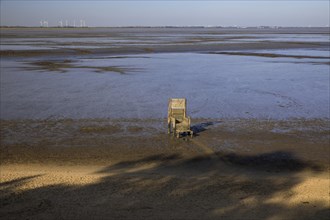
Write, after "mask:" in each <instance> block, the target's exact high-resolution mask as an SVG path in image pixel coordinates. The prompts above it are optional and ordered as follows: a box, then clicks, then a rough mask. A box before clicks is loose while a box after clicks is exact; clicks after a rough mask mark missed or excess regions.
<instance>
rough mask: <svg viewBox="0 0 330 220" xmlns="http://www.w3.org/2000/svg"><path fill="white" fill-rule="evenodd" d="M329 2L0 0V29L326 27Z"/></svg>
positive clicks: (282, 0)
mask: <svg viewBox="0 0 330 220" xmlns="http://www.w3.org/2000/svg"><path fill="white" fill-rule="evenodd" d="M329 4H330V3H329V1H327V0H324V1H321V0H320V1H312V0H311V1H292V0H291V1H285V0H281V1H266V0H265V1H262V0H259V1H247V0H245V1H173V0H172V1H30V0H27V1H17V0H11V1H10V0H5V1H3V0H1V8H0V12H1V15H0V16H1V17H0V18H1V25H22V26H39V23H40V20H43V19H44V20H47V21H48V22H49V25H50V26H55V25H58V24H59V23H58V22H59V21H60V20H63V21H65V20H68V22H69V23H70V24H73V21H74V20H75V21H76V23H78V21H79V20H81V19H83V20H85V21H86V24H87V25H88V26H135V25H141V26H163V25H178V26H186V25H220V26H233V25H238V26H259V25H270V26H276V25H278V26H322V27H323V26H327V25H329V19H330V18H329V10H330V9H329Z"/></svg>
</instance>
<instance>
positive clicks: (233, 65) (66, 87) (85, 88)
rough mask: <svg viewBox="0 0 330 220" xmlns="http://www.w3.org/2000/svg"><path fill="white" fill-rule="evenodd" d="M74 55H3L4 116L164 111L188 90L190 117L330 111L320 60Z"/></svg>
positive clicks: (158, 114) (324, 114)
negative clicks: (47, 63) (37, 61)
mask: <svg viewBox="0 0 330 220" xmlns="http://www.w3.org/2000/svg"><path fill="white" fill-rule="evenodd" d="M268 52H270V51H267V53H268ZM274 52H278V53H283V51H274ZM284 52H286V53H287V54H307V55H315V54H318V55H321V54H322V55H324V51H315V50H314V51H312V50H302V49H299V50H286V51H284ZM310 53H311V54H310ZM95 58H97V59H95ZM56 59H57V60H60V59H61V58H56ZM26 61H27V60H26ZM73 61H76V62H73V65H75V66H76V67H77V68H69V69H66V71H67V72H65V73H60V72H57V71H49V70H43V69H40V70H38V69H34V70H27V69H26V67H31V65H30V64H27V62H25V61H24V62H23V61H21V60H9V59H8V60H2V61H1V107H0V108H1V119H17V118H32V119H46V118H163V117H167V101H168V98H170V97H186V98H187V99H188V114H189V115H190V116H192V117H193V118H196V117H203V118H263V119H264V118H273V119H286V118H300V117H303V118H329V91H330V89H329V65H325V64H323V65H315V64H313V62H314V63H315V62H324V60H320V59H299V62H300V63H295V62H296V61H297V59H295V58H264V57H254V56H230V55H219V54H198V53H164V54H145V55H127V56H124V57H116V56H113V57H109V56H106V57H100V56H98V57H95V56H90V57H89V58H75V59H73ZM79 66H84V67H86V66H88V67H90V68H79ZM93 66H95V67H100V66H116V67H123V68H128V69H127V70H126V72H125V74H119V73H115V72H104V73H96V72H95V70H94V69H93V68H92V67H93Z"/></svg>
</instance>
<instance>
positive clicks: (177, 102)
mask: <svg viewBox="0 0 330 220" xmlns="http://www.w3.org/2000/svg"><path fill="white" fill-rule="evenodd" d="M186 107H187V100H186V99H185V98H175V99H169V101H168V116H169V117H174V118H176V119H183V118H185V117H186Z"/></svg>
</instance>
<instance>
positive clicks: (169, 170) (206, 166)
mask: <svg viewBox="0 0 330 220" xmlns="http://www.w3.org/2000/svg"><path fill="white" fill-rule="evenodd" d="M193 130H194V131H195V133H196V136H195V137H194V138H193V139H191V138H188V137H187V138H181V139H176V138H174V137H172V136H171V135H168V134H167V133H166V124H165V120H162V119H159V120H157V119H152V120H151V119H150V120H140V119H136V120H135V119H130V120H128V119H127V120H124V119H122V120H120V119H118V120H110V119H86V120H85V119H81V120H69V119H63V120H57V121H54V120H50V121H49V120H43V121H41V120H39V121H37V120H14V121H8V120H6V121H5V120H2V121H1V161H2V164H1V184H0V186H1V188H0V189H1V209H0V216H1V218H3V219H20V218H21V217H22V216H24V218H26V219H90V218H95V219H221V218H226V219H297V218H299V219H327V218H328V216H329V208H330V204H329V155H330V154H329V121H328V120H302V119H296V120H285V121H271V120H254V119H251V120H248V119H244V120H243V119H241V120H238V119H237V120H221V119H195V121H193Z"/></svg>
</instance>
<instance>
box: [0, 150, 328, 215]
mask: <svg viewBox="0 0 330 220" xmlns="http://www.w3.org/2000/svg"><path fill="white" fill-rule="evenodd" d="M305 170H309V171H310V172H313V173H315V174H317V173H319V172H321V171H322V167H321V166H319V165H316V164H314V163H312V162H308V161H302V160H300V159H298V158H296V157H295V156H294V154H292V153H290V152H285V151H276V152H271V153H266V154H257V155H252V156H251V155H249V156H246V155H240V154H232V153H230V154H228V153H217V154H212V155H205V156H197V157H192V158H185V157H182V156H181V155H179V154H156V155H153V156H148V157H144V158H140V159H136V160H129V161H122V162H119V163H115V164H112V165H110V166H107V167H105V168H103V169H100V170H99V171H97V172H96V173H97V174H102V175H104V177H102V178H101V179H100V181H99V182H95V183H91V184H87V185H83V186H68V185H55V186H45V187H39V188H35V189H31V190H27V191H23V192H21V193H18V194H17V193H14V194H12V192H13V191H14V190H15V189H12V188H11V189H6V190H7V191H6V193H7V195H9V196H8V197H7V199H6V201H7V203H6V204H5V205H2V206H1V209H0V216H1V217H2V218H3V219H8V218H9V219H19V218H21V216H24V217H25V218H33V219H88V218H94V219H220V218H224V219H327V217H328V214H329V209H328V207H327V204H323V203H322V202H319V201H316V202H315V201H313V202H310V203H309V201H304V202H305V203H302V204H298V205H288V204H286V203H278V202H271V201H272V198H274V197H278V196H280V197H282V198H286V199H288V200H289V199H290V198H291V197H293V196H295V193H294V192H293V191H292V189H293V188H294V187H295V186H297V185H298V184H300V183H301V182H302V181H304V179H303V178H302V177H301V176H299V175H298V174H299V172H301V171H305ZM268 171H276V172H270V173H269V172H268ZM279 173H284V174H285V175H283V176H280V175H278V174H279ZM26 180H28V178H27V179H26ZM20 181H25V180H24V179H21V180H17V182H20ZM14 183H15V182H13V183H9V182H8V183H7V184H8V185H10V184H14ZM1 197H2V196H1Z"/></svg>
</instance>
